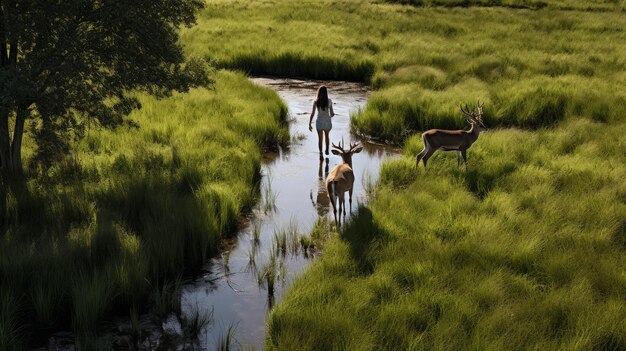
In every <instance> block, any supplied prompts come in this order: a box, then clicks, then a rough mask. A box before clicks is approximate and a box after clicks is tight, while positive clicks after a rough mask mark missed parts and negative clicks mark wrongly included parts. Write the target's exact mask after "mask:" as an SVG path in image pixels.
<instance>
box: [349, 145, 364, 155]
mask: <svg viewBox="0 0 626 351" xmlns="http://www.w3.org/2000/svg"><path fill="white" fill-rule="evenodd" d="M362 150H363V146H359V147H357V148H356V149H354V151H352V153H353V154H358V153H359V152H361V151H362Z"/></svg>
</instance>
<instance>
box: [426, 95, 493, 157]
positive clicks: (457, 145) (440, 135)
mask: <svg viewBox="0 0 626 351" xmlns="http://www.w3.org/2000/svg"><path fill="white" fill-rule="evenodd" d="M460 107H461V112H463V114H465V115H466V116H467V117H468V118H467V122H468V123H469V124H470V129H469V130H445V129H431V130H428V131H426V132H424V133H422V140H424V150H422V152H420V153H419V154H417V160H416V162H415V167H417V166H419V163H420V160H423V161H424V167H426V162H427V161H428V159H429V158H430V157H431V156H432V155H433V154H434V153H435V151H437V150H443V151H451V150H455V151H456V161H457V164H458V165H459V166H460V165H461V156H462V157H463V163H465V164H466V165H467V156H466V151H467V149H469V148H470V146H472V144H473V143H474V142H475V141H476V140H477V139H478V135H479V133H480V132H482V131H485V130H487V127H485V125H484V124H483V105H481V104H480V101H479V102H478V106H477V107H476V110H475V111H470V109H469V108H468V107H467V105H465V108H463V106H460Z"/></svg>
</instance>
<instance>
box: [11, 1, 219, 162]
mask: <svg viewBox="0 0 626 351" xmlns="http://www.w3.org/2000/svg"><path fill="white" fill-rule="evenodd" d="M202 5H203V2H202V1H200V0H131V1H118V0H63V1H59V0H0V64H1V68H0V167H1V168H2V169H3V170H4V171H5V172H7V171H8V172H9V173H19V172H20V171H21V156H20V148H21V140H22V134H23V132H24V121H25V120H26V119H27V118H37V123H34V124H33V125H35V126H36V128H35V130H34V132H35V133H34V135H35V138H36V140H37V142H38V153H39V154H40V156H42V158H46V159H48V160H50V158H51V157H52V155H53V154H54V153H55V151H56V152H58V151H59V150H66V148H64V146H63V144H64V141H67V132H70V134H75V133H76V131H78V130H79V129H80V128H79V127H80V125H81V122H82V121H84V120H85V119H86V118H92V119H95V120H97V121H98V122H99V123H101V124H102V125H104V126H115V125H118V124H119V123H121V122H122V121H123V116H124V115H126V114H128V113H129V112H130V111H131V110H132V109H134V108H138V107H140V106H139V102H138V100H137V99H136V98H135V97H133V92H134V91H137V90H141V91H147V92H149V93H151V94H155V95H158V96H165V95H167V94H169V93H170V92H171V91H173V90H179V91H185V90H187V89H189V88H190V87H192V86H196V85H205V84H208V83H209V78H208V76H207V74H206V70H205V67H204V64H203V63H202V61H200V60H192V61H189V62H185V58H184V55H183V52H182V48H181V46H180V45H179V44H178V29H179V27H180V26H189V25H192V24H193V23H194V21H195V13H196V11H197V10H198V9H199V8H201V7H202ZM11 123H15V124H14V126H13V127H12V128H10V126H9V125H10V124H11ZM11 130H13V136H12V137H11V136H10V134H11Z"/></svg>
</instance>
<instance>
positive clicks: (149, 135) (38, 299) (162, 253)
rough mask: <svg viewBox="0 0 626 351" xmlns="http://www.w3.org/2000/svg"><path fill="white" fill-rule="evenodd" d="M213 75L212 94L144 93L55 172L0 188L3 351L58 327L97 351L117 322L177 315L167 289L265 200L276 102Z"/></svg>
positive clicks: (280, 132)
mask: <svg viewBox="0 0 626 351" xmlns="http://www.w3.org/2000/svg"><path fill="white" fill-rule="evenodd" d="M213 78H214V80H215V83H214V84H213V86H212V87H211V89H195V90H191V91H190V92H189V93H186V94H174V95H173V96H172V97H170V98H167V99H162V100H157V99H154V98H151V97H148V96H140V101H141V104H142V105H143V108H142V109H141V110H138V111H135V112H133V113H132V114H131V115H130V116H129V118H128V123H126V124H125V125H124V126H121V127H118V128H115V129H103V128H100V127H98V126H95V125H94V126H92V127H87V131H86V133H85V134H86V135H85V137H84V138H83V139H82V140H81V141H79V142H77V143H76V144H75V145H73V146H72V150H71V154H70V155H69V156H68V157H67V158H66V159H65V160H63V161H62V162H61V163H59V164H56V165H55V166H53V167H52V168H50V169H47V170H46V171H42V170H40V169H38V168H37V167H35V166H34V165H33V166H32V167H29V169H28V170H27V173H28V180H27V181H26V182H22V183H7V182H4V183H0V189H1V191H2V193H5V194H6V197H5V198H4V199H2V201H0V231H2V232H3V233H4V235H3V236H2V238H1V241H0V277H1V278H2V280H1V281H0V282H1V283H2V291H1V292H0V349H2V350H12V349H20V348H21V347H29V343H27V342H26V340H31V341H32V340H36V339H37V335H40V334H43V335H46V333H48V332H49V331H54V330H58V329H59V328H66V329H70V330H72V329H73V330H75V331H76V332H77V333H78V340H77V341H78V347H79V348H81V349H92V348H94V347H99V346H98V338H97V335H98V332H99V330H100V329H99V328H100V327H101V326H102V323H103V322H105V321H106V320H107V318H109V317H111V316H112V315H114V314H115V315H120V314H121V315H129V313H131V312H130V311H135V314H136V311H143V310H146V309H149V308H154V309H155V310H156V313H157V314H158V313H159V312H162V313H168V312H170V311H174V310H175V308H176V307H175V306H176V304H177V303H178V302H177V301H172V299H175V298H176V296H171V295H172V294H173V293H174V290H175V289H176V288H175V282H176V280H178V279H180V278H181V277H182V275H183V274H184V273H185V272H186V271H187V272H188V271H189V270H190V269H194V268H196V267H199V266H200V264H201V263H202V262H204V261H205V260H206V259H207V258H209V257H210V256H211V255H214V254H215V253H216V252H217V249H218V246H219V243H220V240H221V239H222V238H224V237H225V236H227V235H229V234H231V233H233V231H234V228H235V226H236V222H237V220H238V218H239V216H240V214H241V212H242V211H245V210H246V209H249V208H251V206H252V205H253V204H254V203H255V202H256V201H257V199H258V198H259V196H260V194H259V181H260V173H259V171H260V163H261V155H262V152H263V151H264V150H267V149H271V148H275V147H276V146H277V145H279V144H285V143H286V142H287V141H288V140H289V135H288V131H287V128H286V127H285V126H286V124H285V119H286V106H285V105H284V104H283V103H282V102H281V101H280V99H279V98H278V96H277V95H276V94H275V93H274V92H273V91H271V90H270V89H266V88H262V87H259V86H257V85H255V84H252V83H251V82H249V81H248V79H247V78H246V77H245V76H243V75H242V74H238V73H232V72H227V71H218V72H216V73H215V74H214V77H213ZM27 137H28V134H27ZM31 145H32V143H31V142H29V140H26V141H25V146H26V147H27V149H26V150H25V159H26V160H29V159H30V158H31V157H30V156H31V155H32V154H33V152H34V150H33V149H31V148H28V147H29V146H31ZM5 287H10V289H5ZM146 302H148V303H146ZM131 314H132V313H131ZM44 340H45V339H44ZM30 345H31V346H32V344H30Z"/></svg>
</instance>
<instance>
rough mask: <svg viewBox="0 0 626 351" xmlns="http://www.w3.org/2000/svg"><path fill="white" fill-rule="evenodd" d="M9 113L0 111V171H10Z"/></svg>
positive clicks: (3, 110) (4, 110)
mask: <svg viewBox="0 0 626 351" xmlns="http://www.w3.org/2000/svg"><path fill="white" fill-rule="evenodd" d="M9 145H10V144H9V111H7V110H6V109H1V110H0V170H1V171H2V173H4V172H6V171H8V169H9Z"/></svg>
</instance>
